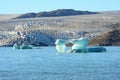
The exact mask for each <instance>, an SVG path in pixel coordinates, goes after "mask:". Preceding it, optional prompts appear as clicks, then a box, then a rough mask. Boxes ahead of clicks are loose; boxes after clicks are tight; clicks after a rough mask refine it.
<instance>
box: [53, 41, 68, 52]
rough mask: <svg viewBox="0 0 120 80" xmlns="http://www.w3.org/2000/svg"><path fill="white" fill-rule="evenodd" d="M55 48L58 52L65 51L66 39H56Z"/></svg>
mask: <svg viewBox="0 0 120 80" xmlns="http://www.w3.org/2000/svg"><path fill="white" fill-rule="evenodd" d="M55 45H56V49H57V51H58V52H59V53H65V49H66V41H65V40H62V39H57V40H56V42H55Z"/></svg>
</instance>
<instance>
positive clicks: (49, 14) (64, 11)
mask: <svg viewBox="0 0 120 80" xmlns="http://www.w3.org/2000/svg"><path fill="white" fill-rule="evenodd" d="M85 14H98V12H90V11H76V10H74V9H58V10H54V11H49V12H39V13H26V14H23V15H20V16H18V17H16V18H15V19H19V18H35V17H57V16H71V15H85Z"/></svg>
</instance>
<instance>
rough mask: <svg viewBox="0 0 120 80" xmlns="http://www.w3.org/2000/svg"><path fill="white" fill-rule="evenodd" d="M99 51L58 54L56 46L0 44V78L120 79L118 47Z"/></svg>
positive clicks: (42, 79)
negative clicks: (34, 46)
mask: <svg viewBox="0 0 120 80" xmlns="http://www.w3.org/2000/svg"><path fill="white" fill-rule="evenodd" d="M105 48H106V49H107V52H102V53H66V54H59V53H57V51H56V49H55V47H41V49H26V50H14V49H12V47H0V80H120V47H114V46H113V47H105Z"/></svg>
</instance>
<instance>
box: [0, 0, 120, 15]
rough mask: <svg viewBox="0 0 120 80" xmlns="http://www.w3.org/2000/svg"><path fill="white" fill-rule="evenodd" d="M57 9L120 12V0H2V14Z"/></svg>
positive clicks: (0, 8)
mask: <svg viewBox="0 0 120 80" xmlns="http://www.w3.org/2000/svg"><path fill="white" fill-rule="evenodd" d="M57 9H75V10H82V11H112V10H120V0H0V14H23V13H29V12H36V13H37V12H42V11H52V10H57Z"/></svg>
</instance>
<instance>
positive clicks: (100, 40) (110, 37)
mask: <svg viewBox="0 0 120 80" xmlns="http://www.w3.org/2000/svg"><path fill="white" fill-rule="evenodd" d="M90 45H95V46H96V45H99V46H120V24H116V25H115V29H114V30H112V31H109V32H107V33H104V34H103V35H101V36H98V37H96V38H94V39H92V40H91V41H90Z"/></svg>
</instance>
